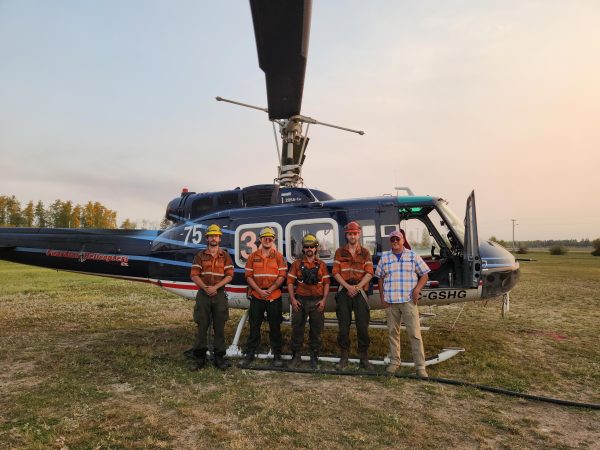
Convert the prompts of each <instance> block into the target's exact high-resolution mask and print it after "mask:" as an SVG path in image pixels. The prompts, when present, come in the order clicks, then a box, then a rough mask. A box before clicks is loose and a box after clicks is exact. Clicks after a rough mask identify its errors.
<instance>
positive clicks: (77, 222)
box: [71, 204, 83, 228]
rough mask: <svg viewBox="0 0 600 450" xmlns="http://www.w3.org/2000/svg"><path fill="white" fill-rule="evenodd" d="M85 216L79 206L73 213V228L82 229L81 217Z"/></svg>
mask: <svg viewBox="0 0 600 450" xmlns="http://www.w3.org/2000/svg"><path fill="white" fill-rule="evenodd" d="M82 214H83V208H82V207H81V205H79V204H77V205H75V207H74V208H73V211H72V212H71V228H81V216H82Z"/></svg>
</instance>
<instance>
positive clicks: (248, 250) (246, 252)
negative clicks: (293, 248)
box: [235, 222, 283, 267]
mask: <svg viewBox="0 0 600 450" xmlns="http://www.w3.org/2000/svg"><path fill="white" fill-rule="evenodd" d="M264 227H271V228H273V230H274V231H275V234H276V236H275V248H277V250H279V252H282V251H283V229H282V228H281V225H279V224H278V223H277V222H263V223H251V224H245V225H240V226H239V227H237V228H236V229H235V262H236V264H237V265H238V266H239V267H245V266H246V261H247V260H248V258H249V257H250V255H251V254H252V253H253V252H255V251H256V250H258V246H259V245H260V242H259V240H258V236H259V235H260V231H261V230H262V229H263V228H264Z"/></svg>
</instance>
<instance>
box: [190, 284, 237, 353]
mask: <svg viewBox="0 0 600 450" xmlns="http://www.w3.org/2000/svg"><path fill="white" fill-rule="evenodd" d="M227 320H229V306H228V305H227V297H226V296H225V289H224V288H221V289H219V290H218V291H217V295H215V296H214V297H209V296H208V295H207V294H206V292H204V291H203V290H202V289H200V290H198V294H196V305H195V306H194V322H196V323H197V324H198V335H197V337H196V344H195V345H194V348H196V349H198V350H204V351H206V349H207V346H208V345H207V333H208V327H209V326H210V324H211V322H212V326H213V331H214V341H213V346H214V353H215V355H219V354H221V355H224V354H225V322H227Z"/></svg>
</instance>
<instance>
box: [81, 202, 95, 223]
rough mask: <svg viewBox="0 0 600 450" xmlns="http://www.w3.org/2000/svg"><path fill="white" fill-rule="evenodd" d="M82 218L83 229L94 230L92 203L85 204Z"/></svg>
mask: <svg viewBox="0 0 600 450" xmlns="http://www.w3.org/2000/svg"><path fill="white" fill-rule="evenodd" d="M81 217H82V219H81V222H82V223H83V228H94V224H95V223H94V204H93V203H92V202H87V203H86V204H85V206H84V207H83V214H82V216H81Z"/></svg>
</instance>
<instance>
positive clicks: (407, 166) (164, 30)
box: [0, 0, 600, 240]
mask: <svg viewBox="0 0 600 450" xmlns="http://www.w3.org/2000/svg"><path fill="white" fill-rule="evenodd" d="M598 24H600V2H599V1H597V0H590V1H574V0H572V1H566V0H565V1H551V0H540V1H526V0H517V1H507V0H502V1H479V2H473V1H411V2H408V1H389V2H387V1H372V2H365V1H364V0H362V1H347V0H344V1H343V2H342V1H333V0H328V1H325V0H315V1H314V4H313V20H312V29H311V39H310V46H309V60H308V67H307V73H306V84H305V90H304V101H303V106H302V112H303V114H305V115H308V116H311V117H314V118H316V119H319V120H321V121H324V122H330V123H335V124H339V125H342V126H346V127H350V128H358V129H363V130H365V131H366V134H365V135H364V136H358V135H355V134H351V133H346V132H342V131H337V130H333V129H329V128H323V127H320V128H319V127H315V126H313V127H311V130H310V137H311V143H310V145H309V147H308V149H307V162H306V164H305V166H304V170H303V176H304V179H305V182H306V184H307V185H308V186H309V187H315V188H319V189H322V190H324V191H326V192H329V193H330V194H332V195H333V196H334V197H336V198H351V197H369V196H375V195H381V194H385V193H393V192H394V190H393V187H394V186H397V185H401V186H410V187H411V188H412V189H413V191H415V192H416V193H418V194H430V195H439V196H442V197H444V198H446V199H448V200H449V201H450V206H451V207H452V209H453V210H454V211H455V212H456V213H457V214H459V215H463V214H464V204H465V200H466V198H467V196H468V194H469V193H470V191H471V189H475V192H476V199H477V213H478V219H479V228H480V236H481V237H484V238H488V237H490V236H491V235H495V236H497V237H498V238H503V239H510V238H511V234H512V223H511V221H510V219H512V218H515V219H517V222H518V226H517V227H516V237H517V240H518V239H536V238H540V239H551V238H556V239H562V238H578V239H579V238H596V237H600V200H599V198H598V196H599V194H600V171H599V167H600V164H599V163H600V156H599V154H600V126H599V124H598V123H599V122H600V26H599V25H598ZM217 95H220V96H223V97H226V98H233V99H237V100H240V101H243V102H247V103H251V104H256V105H261V106H266V92H265V82H264V75H263V73H262V71H261V70H260V69H259V68H258V63H257V57H256V45H255V42H254V35H253V30H252V20H251V15H250V7H249V5H248V2H246V1H234V0H231V1H211V2H208V1H204V2H203V1H199V0H194V1H191V0H190V1H166V0H165V1H149V0H143V1H142V0H119V1H111V0H102V1H100V0H97V1H80V0H72V1H66V0H53V1H46V0H0V156H1V157H0V195H15V196H16V197H17V198H18V199H19V200H21V201H22V202H27V201H29V200H42V201H44V202H45V203H46V204H49V203H51V202H52V201H54V200H55V199H57V198H60V199H62V200H73V201H75V202H77V203H85V202H87V201H88V200H94V201H96V200H97V201H100V202H102V203H103V204H104V205H105V206H107V207H108V208H111V209H113V210H116V211H117V212H118V221H119V222H121V221H122V220H124V219H125V218H127V217H128V218H130V219H133V220H137V221H140V220H141V219H144V218H145V219H149V220H152V221H156V222H158V221H159V220H160V218H161V217H162V216H163V214H164V209H165V206H166V204H167V202H168V201H169V200H171V199H172V198H173V197H176V196H178V195H179V192H180V191H181V188H182V187H184V186H186V187H189V188H190V190H193V191H196V192H204V191H210V190H224V189H229V188H234V187H236V186H247V185H252V184H259V183H268V182H270V181H271V180H272V179H273V178H274V177H275V175H276V167H277V156H276V148H275V143H274V138H273V131H272V128H271V124H270V122H268V120H267V117H266V114H263V113H261V112H258V111H253V110H248V109H244V108H240V107H236V106H232V105H227V104H223V103H218V102H216V101H215V100H214V97H215V96H217ZM359 174H360V176H362V177H363V178H362V179H359V178H358V176H359Z"/></svg>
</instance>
